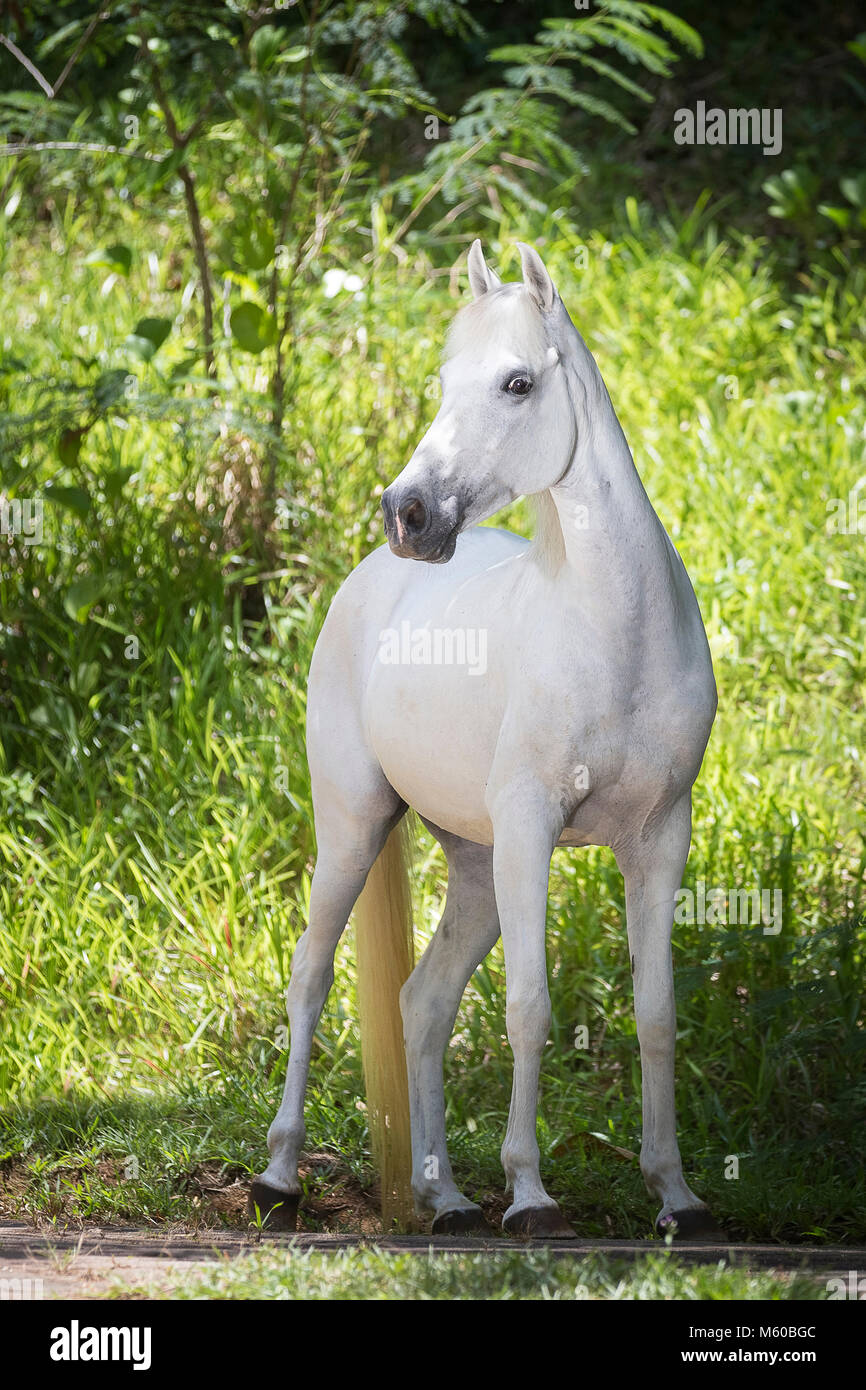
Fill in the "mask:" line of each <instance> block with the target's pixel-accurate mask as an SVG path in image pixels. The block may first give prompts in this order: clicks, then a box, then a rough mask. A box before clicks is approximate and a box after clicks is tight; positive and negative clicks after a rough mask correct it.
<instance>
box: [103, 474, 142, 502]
mask: <svg viewBox="0 0 866 1390" xmlns="http://www.w3.org/2000/svg"><path fill="white" fill-rule="evenodd" d="M134 472H135V469H134V468H131V467H127V468H114V469H112V471H111V472H110V473H105V474H104V475H103V477H102V479H101V482H102V490H103V492H104V493H105V496H106V497H107V498H108V499H109V500H111V501H114V499H115V498H117V497H119V496H120V494H121V492H122V491H123V489H124V488H125V486H126V484H127V483H128V482H129V480H130V478H131V477H132V475H133V473H134Z"/></svg>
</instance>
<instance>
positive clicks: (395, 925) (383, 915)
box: [355, 817, 415, 1230]
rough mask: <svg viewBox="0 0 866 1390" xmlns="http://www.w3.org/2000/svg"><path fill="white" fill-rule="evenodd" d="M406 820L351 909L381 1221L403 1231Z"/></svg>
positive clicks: (408, 912) (409, 961)
mask: <svg viewBox="0 0 866 1390" xmlns="http://www.w3.org/2000/svg"><path fill="white" fill-rule="evenodd" d="M410 848H411V842H410V835H409V827H408V824H407V818H406V817H404V819H403V820H402V821H401V822H400V824H399V825H397V826H396V827H395V828H394V829H393V830H392V831H391V833H390V835H389V836H388V839H387V841H386V842H385V847H384V849H383V850H382V852H381V853H380V855H379V857H378V859H377V860H376V862H375V864H374V865H373V867H372V869H371V870H370V872H369V874H368V876H367V882H366V885H365V887H364V891H363V892H362V894H361V896H360V898H359V899H358V902H357V904H356V907H355V950H356V955H357V966H358V982H357V990H358V1011H359V1014H360V1021H361V1060H362V1063H363V1068H364V1085H365V1089H366V1092H367V1118H368V1122H369V1126H370V1141H371V1144H372V1149H373V1157H374V1159H375V1161H376V1164H377V1166H378V1169H379V1176H380V1181H381V1191H382V1221H383V1224H384V1226H385V1229H386V1230H387V1229H388V1228H389V1227H390V1226H391V1224H392V1223H393V1222H394V1221H395V1220H397V1221H398V1222H399V1223H400V1224H401V1225H407V1224H408V1223H409V1222H410V1221H411V1218H412V1211H413V1203H412V1189H411V1185H410V1180H411V1176H412V1144H411V1137H410V1129H409V1085H408V1080H407V1076H406V1050H405V1047H404V1043H403V1020H402V1017H401V1014H400V990H401V989H402V987H403V985H404V983H405V981H406V980H407V979H408V978H409V975H410V973H411V970H412V967H413V964H414V956H415V951H414V941H413V934H412V900H411V895H410V890H409V851H410Z"/></svg>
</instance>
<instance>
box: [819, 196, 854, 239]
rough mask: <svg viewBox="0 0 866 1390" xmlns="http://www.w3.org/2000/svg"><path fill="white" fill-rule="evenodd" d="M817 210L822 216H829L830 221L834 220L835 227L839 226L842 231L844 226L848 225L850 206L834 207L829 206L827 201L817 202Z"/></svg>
mask: <svg viewBox="0 0 866 1390" xmlns="http://www.w3.org/2000/svg"><path fill="white" fill-rule="evenodd" d="M818 211H819V212H820V214H821V216H822V217H829V219H830V221H831V222H835V223H836V226H837V227H841V229H842V231H843V232H844V230H845V228H846V227H847V226H849V225H850V222H851V209H850V208H834V207H830V205H829V204H828V203H819V204H818Z"/></svg>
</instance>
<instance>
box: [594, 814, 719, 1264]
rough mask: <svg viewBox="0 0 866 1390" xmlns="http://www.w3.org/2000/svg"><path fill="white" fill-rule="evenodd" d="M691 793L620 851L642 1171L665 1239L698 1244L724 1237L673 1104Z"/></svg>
mask: <svg viewBox="0 0 866 1390" xmlns="http://www.w3.org/2000/svg"><path fill="white" fill-rule="evenodd" d="M691 810H692V808H691V795H688V796H686V797H684V798H683V799H682V800H681V801H679V802H678V803H677V804H676V805H675V806H674V808H673V810H672V811H671V812H670V813H669V814H668V816H667V817H666V819H665V820H664V821H663V822H662V823H661V824H659V825H658V826H656V827H655V828H654V829H653V830H652V832H651V833H646V832H644V833H642V834H641V836H640V837H639V838H638V840H637V841H634V842H633V841H631V840H629V841H627V842H626V844H625V845H623V846H620V847H615V850H616V856H617V862H618V863H619V866H620V869H621V870H622V873H623V878H624V880H625V897H626V921H627V929H628V942H629V952H630V956H631V967H632V975H633V977H634V1006H635V1018H636V1022H637V1035H638V1043H639V1045H640V1059H641V1072H642V1092H643V1137H642V1142H641V1153H640V1166H641V1172H642V1174H643V1178H644V1181H645V1183H646V1185H647V1188H648V1190H649V1191H650V1193H651V1194H652V1195H653V1196H654V1197H657V1198H658V1199H659V1200H660V1201H661V1203H662V1208H661V1211H660V1212H659V1214H658V1217H657V1218H656V1229H657V1230H658V1232H659V1234H660V1235H665V1234H667V1233H668V1232H671V1233H675V1234H678V1235H679V1236H680V1237H681V1238H684V1239H692V1240H700V1239H717V1238H719V1237H720V1236H721V1232H720V1231H719V1230H718V1228H717V1226H716V1223H715V1221H714V1220H713V1218H712V1216H711V1214H710V1211H709V1209H708V1208H707V1206H706V1205H705V1203H703V1202H702V1201H701V1199H700V1198H699V1197H697V1196H695V1194H694V1192H692V1190H691V1188H690V1187H689V1186H688V1185H687V1183H686V1181H685V1178H684V1177H683V1169H682V1160H681V1158H680V1151H679V1146H678V1144H677V1129H676V1108H675V1102H674V1049H675V1042H676V1008H675V1003H674V975H673V962H672V959H671V932H672V930H673V915H674V900H675V896H676V892H677V889H678V888H679V887H680V885H681V883H682V877H683V870H684V868H685V863H686V859H687V857H688V853H689V842H690V838H691Z"/></svg>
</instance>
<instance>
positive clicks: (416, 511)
mask: <svg viewBox="0 0 866 1390" xmlns="http://www.w3.org/2000/svg"><path fill="white" fill-rule="evenodd" d="M457 510H458V509H457V499H456V498H454V497H451V498H449V499H448V502H447V503H446V504H444V505H441V506H439V505H434V504H432V503H431V502H429V501H427V500H426V499H425V498H424V497H423V496H421V494H420V492H419V491H418V490H417V489H412V488H406V489H404V490H402V491H400V492H396V493H395V491H394V486H393V484H392V486H391V487H389V488H388V489H387V490H386V491H385V492H384V493H383V494H382V515H383V517H384V519H385V535H386V536H387V538H388V544H389V546H390V547H391V549H392V551H393V552H394V554H395V555H399V556H400V557H401V558H402V559H405V560H425V561H426V562H427V563H428V564H431V565H442V564H446V563H447V561H448V560H450V559H451V556H452V555H453V554H454V548H455V546H456V545H457V534H458V532H459V530H460V523H459V520H458V517H457Z"/></svg>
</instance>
